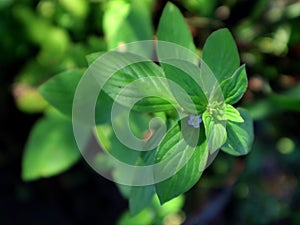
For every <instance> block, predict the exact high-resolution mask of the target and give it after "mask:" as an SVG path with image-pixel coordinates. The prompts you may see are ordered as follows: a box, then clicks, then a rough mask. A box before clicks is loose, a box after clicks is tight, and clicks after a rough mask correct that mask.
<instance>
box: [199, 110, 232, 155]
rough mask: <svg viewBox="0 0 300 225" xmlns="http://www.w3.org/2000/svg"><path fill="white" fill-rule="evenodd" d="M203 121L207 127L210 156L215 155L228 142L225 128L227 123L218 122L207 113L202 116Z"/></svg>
mask: <svg viewBox="0 0 300 225" xmlns="http://www.w3.org/2000/svg"><path fill="white" fill-rule="evenodd" d="M202 120H203V123H204V126H205V134H206V137H207V142H208V149H209V152H210V154H213V153H214V152H215V151H216V150H217V149H219V148H221V146H222V145H223V144H224V143H225V142H226V139H227V132H226V128H225V124H226V121H223V120H216V119H214V118H212V117H211V115H209V112H208V111H205V112H204V113H203V115H202Z"/></svg>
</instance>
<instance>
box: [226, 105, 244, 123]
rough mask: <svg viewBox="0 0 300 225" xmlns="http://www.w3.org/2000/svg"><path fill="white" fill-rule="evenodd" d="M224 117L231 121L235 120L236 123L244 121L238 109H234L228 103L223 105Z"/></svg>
mask: <svg viewBox="0 0 300 225" xmlns="http://www.w3.org/2000/svg"><path fill="white" fill-rule="evenodd" d="M225 118H226V120H230V121H232V122H237V123H243V122H244V120H243V118H242V117H241V115H240V113H239V111H238V110H237V109H235V108H234V107H233V106H231V105H228V104H226V105H225Z"/></svg>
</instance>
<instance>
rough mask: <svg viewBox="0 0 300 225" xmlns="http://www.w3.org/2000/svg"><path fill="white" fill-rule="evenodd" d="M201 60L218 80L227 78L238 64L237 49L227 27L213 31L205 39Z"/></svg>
mask: <svg viewBox="0 0 300 225" xmlns="http://www.w3.org/2000/svg"><path fill="white" fill-rule="evenodd" d="M202 59H203V61H204V62H205V63H206V64H207V65H208V66H209V67H210V69H211V71H212V72H213V74H214V75H215V76H216V78H217V79H218V81H219V82H221V81H223V80H224V79H227V78H229V77H230V76H231V75H232V74H233V73H234V71H235V70H236V69H237V68H238V67H239V65H240V58H239V53H238V49H237V47H236V44H235V42H234V39H233V37H232V35H231V33H230V32H229V30H228V29H220V30H217V31H215V32H213V33H212V34H211V35H210V36H209V37H208V38H207V40H206V42H205V45H204V47H203V53H202Z"/></svg>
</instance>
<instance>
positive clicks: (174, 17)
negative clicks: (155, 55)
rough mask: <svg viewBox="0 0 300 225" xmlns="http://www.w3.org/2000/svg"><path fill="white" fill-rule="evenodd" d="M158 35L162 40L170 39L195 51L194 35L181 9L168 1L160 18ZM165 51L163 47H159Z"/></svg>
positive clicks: (169, 40)
mask: <svg viewBox="0 0 300 225" xmlns="http://www.w3.org/2000/svg"><path fill="white" fill-rule="evenodd" d="M157 37H158V40H160V41H168V42H173V43H175V44H178V45H180V46H182V47H185V48H187V49H190V50H191V51H193V52H195V51H196V47H195V45H194V42H193V37H192V35H191V32H190V30H189V27H188V26H187V24H186V22H185V20H184V17H183V16H182V14H181V12H180V11H179V9H178V8H177V7H176V6H175V5H174V4H172V3H170V2H168V3H167V5H166V6H165V8H164V11H163V14H162V16H161V18H160V21H159V25H158V31H157ZM159 47H160V46H159ZM159 50H160V51H163V49H159Z"/></svg>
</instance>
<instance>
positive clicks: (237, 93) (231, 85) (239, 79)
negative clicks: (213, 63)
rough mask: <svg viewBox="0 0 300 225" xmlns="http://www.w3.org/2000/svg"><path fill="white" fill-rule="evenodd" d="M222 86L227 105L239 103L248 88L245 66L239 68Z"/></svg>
mask: <svg viewBox="0 0 300 225" xmlns="http://www.w3.org/2000/svg"><path fill="white" fill-rule="evenodd" d="M220 86H221V89H222V92H223V95H224V99H225V102H226V103H228V104H234V103H236V102H238V101H239V100H240V99H241V98H242V96H243V95H244V93H245V91H246V90H247V86H248V80H247V74H246V70H245V65H242V66H241V67H239V68H238V69H237V70H236V71H235V72H234V73H233V74H232V75H231V76H230V77H228V78H226V79H225V80H223V81H222V82H221V84H220Z"/></svg>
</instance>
